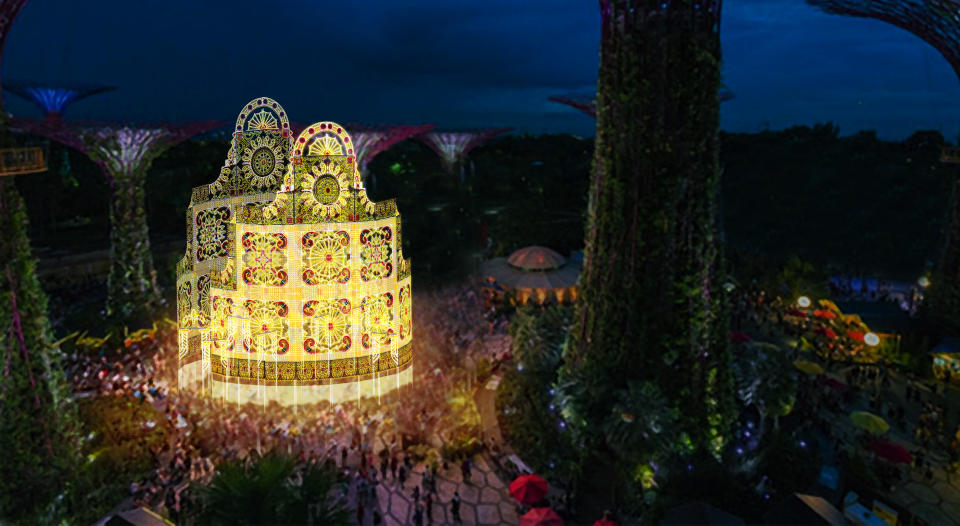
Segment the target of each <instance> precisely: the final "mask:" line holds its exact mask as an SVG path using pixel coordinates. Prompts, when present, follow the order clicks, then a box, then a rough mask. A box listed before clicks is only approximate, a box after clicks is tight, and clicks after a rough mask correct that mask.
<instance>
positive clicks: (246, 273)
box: [177, 97, 413, 405]
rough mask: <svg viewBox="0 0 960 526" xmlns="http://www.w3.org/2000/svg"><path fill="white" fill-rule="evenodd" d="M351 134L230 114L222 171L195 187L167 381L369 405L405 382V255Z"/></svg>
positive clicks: (395, 221)
mask: <svg viewBox="0 0 960 526" xmlns="http://www.w3.org/2000/svg"><path fill="white" fill-rule="evenodd" d="M400 234H401V232H400V216H399V214H398V213H397V207H396V203H395V202H394V201H393V200H389V201H383V202H379V203H373V202H371V201H370V200H369V199H368V198H367V195H366V190H365V188H364V186H363V180H362V178H361V176H360V172H359V170H358V166H357V161H356V154H355V148H354V143H353V140H352V139H351V137H350V135H349V134H348V133H347V132H346V130H344V129H343V127H342V126H340V125H338V124H336V123H332V122H319V123H316V124H312V125H310V126H306V127H305V129H304V130H303V131H302V132H301V133H300V134H299V136H298V137H297V138H296V139H294V138H293V133H292V131H291V127H290V122H289V120H288V116H287V115H286V113H285V111H284V110H283V108H282V107H281V106H280V105H279V104H278V103H276V102H275V101H273V100H272V99H269V98H265V97H261V98H258V99H255V100H253V101H251V102H250V103H249V104H248V105H247V106H246V107H245V108H244V110H243V111H242V112H241V113H240V116H239V118H238V119H237V124H236V128H235V130H234V136H233V140H232V142H231V147H230V151H229V152H228V154H227V159H226V162H225V163H224V166H223V167H222V168H221V171H220V177H219V178H218V179H217V180H216V181H214V182H213V183H212V184H209V185H204V186H201V187H198V188H194V190H193V195H192V198H191V201H190V206H189V207H188V210H187V251H186V255H185V256H184V258H183V259H182V260H181V261H180V263H179V264H178V266H177V320H178V326H179V331H178V334H179V348H180V354H179V384H180V387H181V389H187V390H193V391H197V392H201V393H204V394H206V395H209V396H212V397H216V398H220V399H222V400H225V401H229V402H235V403H238V404H239V403H246V402H251V403H262V404H266V403H267V402H269V401H277V402H279V403H282V404H285V405H297V404H306V403H312V402H319V401H331V402H334V403H336V402H341V401H348V400H358V399H360V398H365V397H379V396H381V395H383V394H387V393H388V392H390V391H392V390H394V389H397V388H398V387H400V386H402V385H405V384H407V383H409V382H410V381H411V379H412V375H413V373H412V368H411V363H412V358H413V354H412V347H411V342H412V336H413V334H412V330H413V323H412V310H411V300H412V297H411V285H410V260H408V259H404V258H403V253H402V248H401V243H400Z"/></svg>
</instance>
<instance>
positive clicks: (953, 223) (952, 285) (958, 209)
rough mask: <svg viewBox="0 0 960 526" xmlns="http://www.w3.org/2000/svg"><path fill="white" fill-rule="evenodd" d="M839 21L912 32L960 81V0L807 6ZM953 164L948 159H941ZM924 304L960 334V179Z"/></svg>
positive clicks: (826, 1)
mask: <svg viewBox="0 0 960 526" xmlns="http://www.w3.org/2000/svg"><path fill="white" fill-rule="evenodd" d="M807 3H808V4H810V5H812V6H815V7H818V8H820V9H822V10H823V11H825V12H827V13H830V14H835V15H847V16H855V17H861V18H873V19H875V20H882V21H884V22H887V23H889V24H893V25H895V26H897V27H899V28H901V29H904V30H906V31H909V32H911V33H913V34H914V35H916V36H917V37H919V38H920V39H922V40H923V41H924V42H926V43H927V44H930V45H931V46H933V47H934V48H935V49H936V50H937V51H939V52H940V54H941V55H943V58H945V59H946V60H947V62H948V63H949V64H950V67H952V68H953V72H954V74H956V75H957V78H958V80H960V0H897V1H888V0H807ZM943 160H944V161H946V162H953V159H952V157H951V156H950V155H946V152H945V155H944V156H943ZM942 250H943V251H942V253H941V254H940V261H939V262H938V265H937V269H936V272H935V274H934V277H933V279H932V280H931V286H930V290H929V292H928V293H927V297H926V298H925V299H924V304H925V309H926V311H927V312H928V313H929V314H930V316H931V318H932V319H933V320H934V321H935V322H937V323H938V324H940V325H942V327H943V328H944V329H945V330H946V331H949V332H951V333H954V332H956V331H958V330H960V178H957V179H956V180H955V181H954V185H953V192H952V196H951V198H950V208H949V219H948V220H947V225H946V226H945V227H944V242H943V249H942Z"/></svg>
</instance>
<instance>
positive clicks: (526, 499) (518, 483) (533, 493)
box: [510, 475, 547, 505]
mask: <svg viewBox="0 0 960 526" xmlns="http://www.w3.org/2000/svg"><path fill="white" fill-rule="evenodd" d="M510 496H511V497H513V498H514V499H517V502H520V503H521V504H528V505H529V504H536V503H537V502H540V501H541V500H543V498H544V497H546V496H547V481H546V480H543V477H541V476H539V475H520V476H519V477H517V479H516V480H514V481H513V482H511V483H510Z"/></svg>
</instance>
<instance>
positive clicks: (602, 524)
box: [593, 519, 617, 526]
mask: <svg viewBox="0 0 960 526" xmlns="http://www.w3.org/2000/svg"><path fill="white" fill-rule="evenodd" d="M593 526H617V523H615V522H613V521H612V520H609V519H600V520H598V521H597V522H594V523H593Z"/></svg>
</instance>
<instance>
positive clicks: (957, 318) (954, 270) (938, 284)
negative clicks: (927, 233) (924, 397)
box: [923, 176, 960, 336]
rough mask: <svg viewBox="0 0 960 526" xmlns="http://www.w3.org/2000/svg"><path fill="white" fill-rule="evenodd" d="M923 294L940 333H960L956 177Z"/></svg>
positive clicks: (959, 186)
mask: <svg viewBox="0 0 960 526" xmlns="http://www.w3.org/2000/svg"><path fill="white" fill-rule="evenodd" d="M955 177H956V176H955ZM926 296H927V297H926V299H925V300H924V302H925V305H924V308H923V310H924V312H925V313H926V315H927V318H928V319H929V320H930V321H931V322H933V323H934V324H935V325H936V326H937V328H938V329H939V330H940V331H941V332H942V333H943V334H942V335H943V336H956V335H957V334H960V177H956V180H955V182H954V184H953V191H952V193H951V195H950V205H949V207H948V209H947V222H946V225H944V227H943V251H942V252H941V254H940V261H939V262H938V264H937V268H936V270H935V272H934V273H933V276H932V279H931V280H930V290H929V292H928V293H927V295H926Z"/></svg>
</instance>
